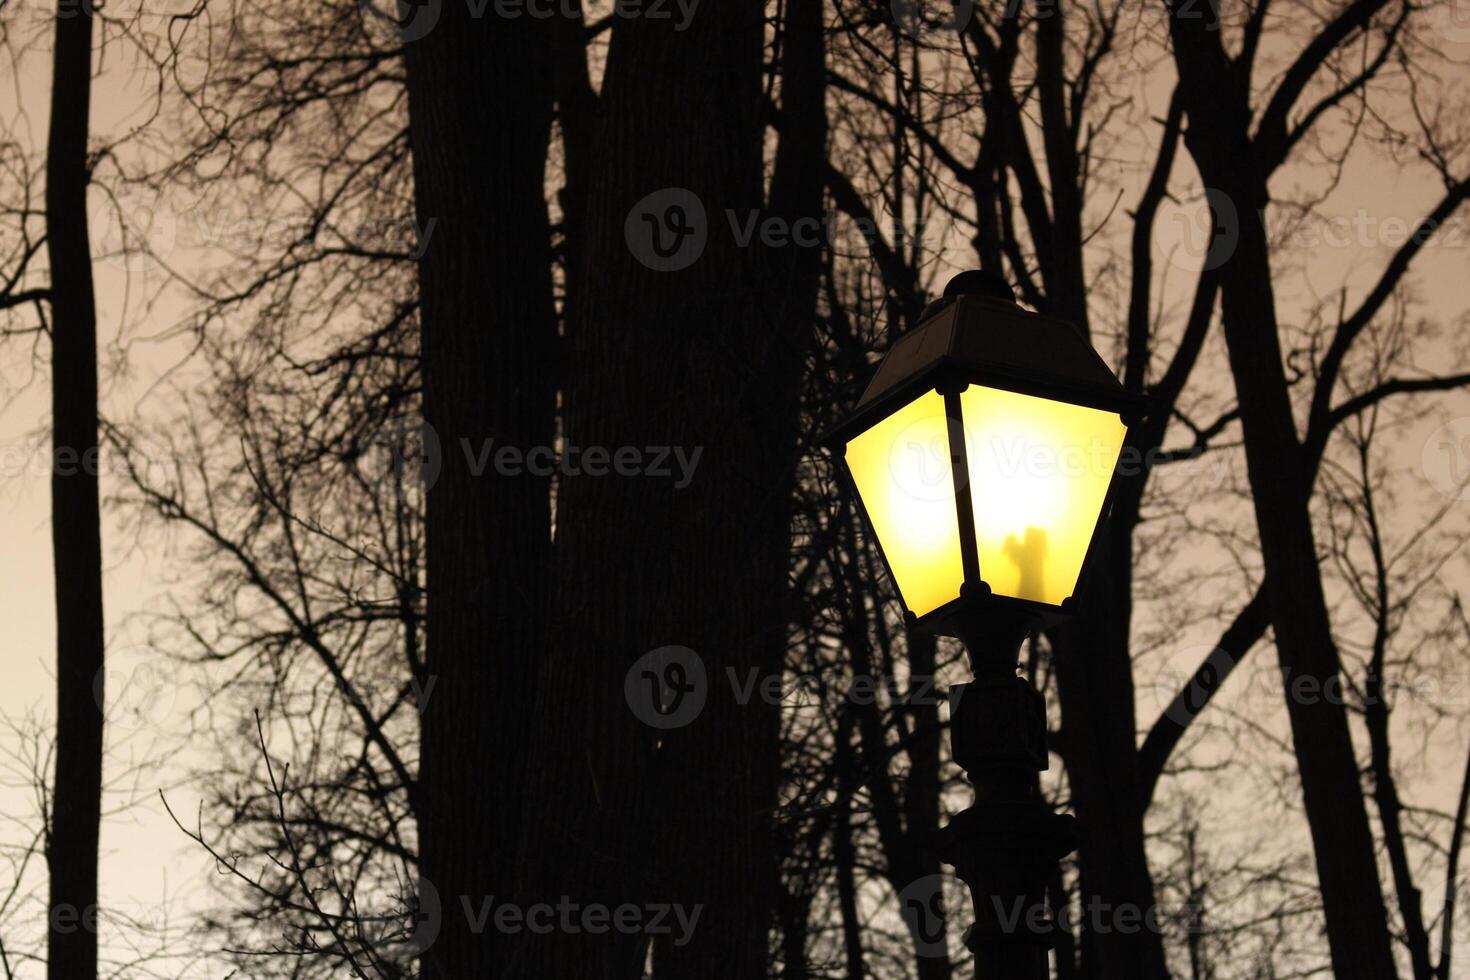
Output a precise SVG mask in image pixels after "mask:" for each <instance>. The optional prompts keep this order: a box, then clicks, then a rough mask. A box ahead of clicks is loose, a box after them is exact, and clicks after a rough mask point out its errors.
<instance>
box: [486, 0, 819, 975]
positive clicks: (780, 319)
mask: <svg viewBox="0 0 1470 980" xmlns="http://www.w3.org/2000/svg"><path fill="white" fill-rule="evenodd" d="M763 29H764V14H763V10H762V7H761V5H760V4H759V3H755V2H753V0H741V2H732V3H726V4H721V5H719V6H718V7H703V8H701V9H700V11H699V15H698V16H697V17H695V18H694V19H693V21H692V22H691V23H690V24H689V26H688V29H687V30H684V31H676V30H674V29H673V25H672V24H671V23H669V22H667V21H658V20H654V19H645V18H636V19H628V18H618V19H616V21H615V24H614V26H613V29H612V39H611V43H610V47H609V50H608V60H607V68H606V72H605V74H604V77H603V83H602V89H601V93H600V95H599V97H598V103H599V104H598V107H597V113H596V117H595V136H594V137H593V138H592V139H591V140H590V141H588V142H587V143H586V144H584V145H588V146H591V147H593V148H595V149H594V155H593V157H592V159H591V166H589V167H587V169H586V174H587V183H586V185H585V191H586V193H585V197H584V198H582V199H581V200H583V201H584V202H585V210H584V211H583V214H582V227H583V228H584V229H585V238H584V240H583V241H582V242H581V243H580V245H579V246H578V248H579V250H580V251H579V252H575V251H574V254H578V255H579V263H580V264H579V267H578V268H577V269H574V270H572V272H571V273H570V274H569V276H568V280H569V284H570V288H571V289H572V290H573V292H572V294H571V295H570V296H569V298H568V307H569V309H570V310H571V311H572V315H571V318H570V320H569V323H568V327H567V332H568V336H569V338H570V357H571V363H570V364H569V368H568V378H567V384H566V388H565V391H566V396H565V434H566V440H567V444H568V445H569V446H577V447H602V448H603V449H605V450H606V451H607V452H608V453H613V452H616V451H617V450H618V449H619V448H620V447H639V448H640V449H641V447H648V446H669V447H677V448H678V449H679V450H681V451H682V452H683V453H685V454H686V458H689V459H692V458H694V454H695V453H696V452H697V453H698V454H699V455H698V462H697V465H696V466H695V470H694V473H693V478H692V481H690V482H689V483H688V485H687V486H680V485H676V481H675V480H672V479H669V478H667V477H662V478H661V477H659V476H657V475H643V476H626V475H619V474H618V473H616V472H612V473H608V474H606V475H601V476H597V475H592V474H590V473H584V474H582V475H580V476H571V477H568V478H566V479H565V480H564V481H563V482H562V484H561V486H560V488H559V492H558V497H557V568H558V583H559V587H560V592H559V594H558V604H559V608H560V609H561V610H562V612H563V616H562V620H561V624H562V625H561V627H560V629H559V631H558V634H557V635H556V636H555V637H554V638H553V642H552V643H551V644H550V646H549V649H548V652H547V659H546V673H545V675H544V677H543V682H542V686H541V689H540V695H541V696H540V698H539V701H538V705H539V707H538V711H537V720H538V733H539V734H538V748H539V749H540V750H541V751H544V752H545V753H547V755H548V764H547V765H545V766H543V767H541V768H540V769H539V771H538V772H537V773H535V774H534V777H533V779H532V782H531V784H530V786H529V795H528V806H530V807H532V808H533V809H534V812H535V819H534V820H533V821H530V820H528V823H527V832H528V845H527V847H526V848H525V852H526V868H525V880H526V882H527V886H526V887H527V891H528V893H529V896H528V897H531V898H533V899H539V900H543V901H555V900H558V899H559V898H560V897H561V896H563V895H566V896H568V897H570V898H571V899H572V900H573V901H575V902H578V903H580V904H583V905H585V904H588V903H592V902H596V903H604V904H607V905H610V906H617V905H620V904H623V903H630V902H631V903H640V902H660V903H677V904H679V905H682V906H684V907H685V908H686V910H693V909H695V908H696V907H697V908H698V909H699V910H700V912H699V915H700V917H699V919H698V923H697V926H696V928H695V929H694V932H693V935H692V936H691V937H689V941H688V942H686V943H684V944H678V943H675V942H674V941H672V939H673V938H676V937H654V941H655V948H654V950H653V953H652V955H653V959H654V964H655V966H654V969H655V974H656V975H658V976H662V977H668V978H676V977H708V978H719V977H731V978H737V977H738V978H752V980H753V978H757V977H763V976H765V975H766V967H767V959H768V949H767V936H768V928H769V917H770V903H769V893H768V888H767V870H766V869H767V867H768V863H769V861H770V859H771V858H770V841H771V834H770V830H769V821H770V818H771V809H772V807H773V805H774V798H775V778H776V773H775V766H776V761H777V754H776V739H777V734H778V729H777V720H778V719H777V714H776V707H775V705H774V704H770V703H767V702H766V701H765V700H764V699H763V698H762V697H761V696H759V695H758V694H757V695H756V696H755V697H753V698H751V699H750V700H748V701H746V702H745V703H741V702H740V700H739V699H738V698H737V697H736V693H737V692H736V688H735V686H734V685H732V683H731V676H732V674H733V676H734V677H738V678H740V679H741V680H742V682H743V681H744V680H745V679H746V678H747V677H748V676H749V674H750V672H751V671H754V672H755V673H756V674H757V675H759V676H761V677H767V676H771V675H773V674H777V673H779V671H780V669H781V658H780V652H781V651H782V649H783V642H784V628H783V627H784V623H785V621H786V620H785V610H784V607H783V605H782V597H783V595H784V594H785V592H786V587H787V583H786V569H787V552H788V547H789V543H788V542H789V530H788V527H787V525H788V519H789V518H788V515H789V508H790V495H791V487H792V478H793V477H792V460H793V457H794V445H795V422H796V419H795V405H796V393H797V390H798V385H799V380H800V369H801V363H802V362H801V353H802V351H803V349H804V341H803V338H802V337H801V336H800V335H792V334H791V332H790V331H792V329H793V324H795V323H803V322H806V321H809V316H810V314H809V312H804V311H803V310H804V308H805V310H808V311H809V308H810V302H811V300H810V299H802V296H803V292H804V291H805V290H806V289H807V288H808V287H807V286H806V285H805V275H806V273H804V272H802V271H801V270H800V267H799V266H796V267H788V268H791V269H793V270H794V271H793V272H792V274H791V276H790V278H787V279H784V280H782V281H780V282H778V283H777V284H776V285H775V287H774V288H773V285H772V279H773V277H772V274H771V270H772V260H771V259H772V257H771V256H770V255H769V254H768V253H767V252H766V251H765V249H764V247H763V245H762V244H761V241H760V237H759V235H757V236H756V237H755V238H754V239H753V240H752V241H751V242H750V243H749V245H748V247H742V246H741V244H740V243H738V242H737V240H736V236H735V235H734V234H733V233H732V230H731V227H730V224H729V221H728V220H727V213H728V214H733V215H734V216H735V220H737V221H738V222H745V221H748V220H749V219H750V218H751V217H752V216H753V215H755V216H758V217H759V218H762V219H765V218H769V217H770V215H768V214H760V208H761V204H762V194H761V177H762V167H761V142H762V134H763V131H764V118H765V113H764V106H763V92H762V85H761V82H762V66H761V52H762V36H763ZM567 77H569V76H567V75H565V74H564V75H563V78H564V79H565V78H567ZM818 145H819V146H820V143H819V144H818ZM779 169H781V168H780V165H779V164H778V170H779ZM813 170H814V171H815V172H817V173H819V172H820V171H819V169H816V168H812V170H807V171H804V172H803V173H799V174H797V175H794V176H793V177H791V178H785V177H783V178H782V179H781V180H780V181H778V183H780V184H782V185H784V183H785V182H786V181H787V180H791V181H792V182H793V183H794V184H795V185H796V186H797V187H801V188H804V187H808V186H809V182H810V180H811V177H810V174H811V173H812V172H813ZM816 186H817V188H818V189H820V184H817V185H816ZM671 189H684V190H687V191H688V192H689V193H690V194H692V195H693V197H692V198H690V197H684V196H681V195H680V194H677V193H675V192H673V191H672V190H671ZM649 195H653V197H649ZM696 200H697V205H696V204H695V203H693V202H694V201H696ZM793 200H794V201H796V203H795V204H794V205H793V206H794V207H803V206H809V205H803V204H802V203H801V201H802V200H803V198H801V197H799V196H797V197H794V198H793ZM819 207H820V204H819V203H818V204H817V205H816V206H815V208H814V210H815V209H819ZM679 209H682V210H679ZM699 209H702V210H703V213H704V215H705V221H704V222H703V229H702V232H695V233H694V234H695V238H693V239H688V238H686V237H685V235H684V234H683V233H681V230H680V229H681V228H682V227H684V226H685V224H686V223H687V222H688V221H693V223H694V224H695V225H696V226H697V225H699V224H700V222H699V221H698V219H697V217H696V212H697V211H698V210H699ZM650 231H651V232H652V236H654V238H656V239H657V240H658V241H659V242H660V243H661V244H662V245H665V246H676V245H678V244H679V243H680V242H685V241H693V242H698V241H700V238H699V236H700V235H701V234H703V235H704V238H703V247H702V251H701V253H700V254H699V255H698V257H697V258H696V259H694V260H693V261H692V263H691V264H688V265H687V266H685V267H682V268H670V269H664V270H661V269H659V268H654V267H653V266H657V265H659V262H658V261H657V257H656V255H655V254H654V252H653V250H652V249H651V247H650V246H651V243H652V239H651V238H650V234H649V233H650ZM695 248H696V250H698V248H697V246H695ZM777 268H780V266H779V265H778V266H777ZM775 278H778V279H779V278H781V277H780V276H779V275H778V276H777V277H775ZM788 289H790V290H791V292H790V294H789V296H787V295H786V292H785V291H786V290H788ZM773 293H775V294H778V295H781V296H783V298H786V299H787V300H788V305H786V306H780V305H777V306H774V307H773V305H772V304H771V302H770V297H771V294H773ZM788 314H790V315H788ZM670 645H677V646H683V647H688V648H690V649H692V650H693V651H694V652H695V653H696V654H697V656H698V657H699V660H700V662H701V663H702V665H703V668H704V672H705V681H704V684H703V685H702V690H701V692H700V695H698V696H703V697H704V698H705V703H704V705H703V708H702V710H701V711H700V712H699V713H698V716H697V717H696V718H694V719H693V720H692V721H690V722H689V723H688V724H686V725H683V726H682V727H677V728H672V729H668V730H665V731H657V730H655V729H653V728H650V727H648V726H646V725H645V724H644V722H643V721H642V720H640V719H639V717H638V715H637V714H635V712H634V710H632V708H631V707H630V704H629V703H628V701H627V700H626V699H625V696H624V680H625V677H626V676H627V675H628V673H629V670H630V668H631V667H633V665H634V664H635V662H637V661H638V660H639V659H640V658H641V657H642V656H643V655H644V654H646V653H648V652H649V651H652V650H654V649H656V648H659V647H664V646H670ZM727 671H729V672H730V673H727ZM646 938H647V937H646V936H644V935H641V934H637V933H634V934H628V933H625V932H620V931H619V930H611V931H610V933H609V934H608V935H601V936H595V935H587V934H585V933H583V934H579V935H564V934H563V935H555V936H551V937H545V938H541V937H535V936H527V937H525V940H526V941H525V943H524V945H523V948H522V949H521V950H519V951H518V955H517V957H516V959H515V969H516V975H517V976H523V977H528V978H529V977H535V978H540V977H550V976H588V977H623V978H626V977H636V976H638V975H639V971H640V970H641V968H642V966H643V964H644V961H645V957H646V956H647V955H648V945H647V942H646Z"/></svg>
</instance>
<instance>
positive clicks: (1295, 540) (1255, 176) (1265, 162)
mask: <svg viewBox="0 0 1470 980" xmlns="http://www.w3.org/2000/svg"><path fill="white" fill-rule="evenodd" d="M1376 6H1381V4H1375V3H1364V2H1362V0H1359V2H1358V3H1355V4H1353V5H1352V7H1353V8H1355V12H1354V13H1353V16H1363V17H1367V16H1371V12H1372V10H1373V9H1375V8H1376ZM1348 16H1349V14H1348V13H1347V12H1344V14H1343V15H1342V18H1341V19H1342V20H1345V19H1347V17H1348ZM1169 21H1170V30H1171V34H1172V36H1173V40H1174V56H1175V63H1176V65H1177V66H1178V69H1179V74H1180V79H1181V86H1182V94H1183V98H1184V102H1185V109H1186V112H1187V114H1188V118H1189V126H1188V129H1187V130H1186V136H1185V142H1186V145H1187V146H1188V147H1189V149H1190V152H1191V154H1192V155H1193V157H1194V160H1195V164H1196V166H1197V167H1198V168H1199V172H1200V175H1201V177H1202V178H1203V180H1204V183H1205V186H1206V187H1210V188H1214V189H1215V190H1217V191H1219V192H1222V193H1223V194H1224V195H1225V196H1226V198H1227V199H1228V200H1229V201H1230V202H1231V203H1232V205H1233V208H1234V211H1235V215H1234V221H1233V223H1232V224H1231V225H1230V226H1229V228H1228V229H1227V230H1226V234H1230V233H1231V231H1233V233H1234V241H1233V245H1234V249H1233V252H1232V253H1231V254H1230V255H1229V257H1228V259H1226V260H1225V261H1224V263H1223V264H1222V265H1221V266H1220V280H1221V301H1222V311H1223V318H1224V326H1225V340H1226V345H1227V347H1228V350H1229V356H1230V368H1231V373H1232V374H1233V375H1234V378H1235V390H1236V395H1237V398H1238V399H1239V403H1240V415H1241V422H1242V426H1243V428H1244V432H1245V454H1246V468H1247V472H1248V474H1249V477H1250V484H1251V491H1252V494H1251V499H1252V502H1253V504H1254V506H1255V512H1256V523H1257V526H1258V529H1259V533H1260V539H1261V551H1262V557H1263V559H1264V562H1265V571H1266V577H1267V579H1268V581H1269V582H1270V588H1269V589H1268V590H1267V601H1268V603H1269V605H1270V610H1271V622H1272V624H1273V625H1274V627H1275V635H1276V646H1277V650H1278V652H1279V655H1280V658H1281V669H1282V673H1283V676H1284V677H1285V678H1286V679H1287V683H1286V687H1287V691H1288V694H1287V698H1286V707H1287V714H1288V717H1289V718H1290V721H1291V731H1292V740H1293V743H1294V745H1295V750H1296V755H1297V761H1298V768H1299V770H1300V773H1301V780H1302V792H1303V796H1304V799H1305V803H1306V811H1307V820H1308V823H1309V825H1310V828H1311V833H1312V844H1313V847H1314V850H1315V854H1316V863H1317V875H1318V879H1319V882H1320V885H1321V889H1322V902H1323V911H1324V913H1325V916H1326V920H1327V938H1328V942H1329V944H1330V946H1331V950H1332V965H1333V971H1334V974H1335V975H1336V976H1337V977H1339V978H1344V980H1352V978H1358V977H1361V978H1364V980H1369V978H1372V980H1383V978H1385V977H1393V976H1395V975H1396V971H1395V967H1394V962H1393V954H1392V950H1391V943H1390V938H1389V932H1388V919H1387V915H1386V912H1385V908H1384V902H1383V891H1382V888H1381V886H1380V884H1379V880H1378V867H1377V862H1376V859H1375V855H1374V848H1373V835H1372V832H1371V830H1370V828H1369V825H1368V814H1367V808H1366V806H1365V805H1364V800H1363V792H1362V784H1361V781H1360V778H1359V770H1358V764H1357V759H1356V757H1355V755H1354V752H1353V744H1352V737H1351V734H1350V732H1349V730H1348V721H1347V713H1346V710H1345V708H1344V706H1343V703H1342V699H1341V698H1340V697H1333V696H1330V694H1328V693H1327V692H1331V691H1334V690H1335V691H1338V692H1341V690H1342V676H1341V672H1340V664H1339V660H1338V653H1337V648H1336V646H1335V644H1334V642H1333V638H1332V627H1331V623H1330V621H1329V619H1328V613H1327V604H1326V599H1325V596H1324V593H1323V588H1322V579H1321V572H1320V569H1319V568H1318V559H1317V548H1316V543H1315V541H1314V539H1313V532H1312V522H1311V511H1310V491H1311V474H1312V472H1313V471H1314V470H1313V468H1312V467H1311V466H1310V465H1308V462H1307V460H1306V458H1305V457H1304V454H1303V453H1302V452H1301V444H1300V443H1299V442H1298V440H1297V430H1296V422H1295V419H1294V417H1293V413H1292V407H1291V399H1290V394H1289V392H1288V390H1287V381H1286V375H1285V371H1284V368H1283V366H1282V357H1281V343H1280V337H1279V334H1278V327H1277V319H1276V306H1275V295H1274V290H1273V288H1272V281H1271V256H1270V246H1269V241H1268V234H1267V230H1266V227H1265V224H1264V220H1263V219H1264V211H1265V208H1266V206H1267V203H1268V202H1269V200H1270V194H1269V191H1268V189H1267V186H1266V177H1267V175H1269V173H1270V171H1271V169H1272V163H1273V161H1274V160H1276V159H1279V155H1278V154H1284V152H1285V146H1286V145H1289V144H1284V143H1283V144H1282V145H1280V146H1275V145H1273V144H1272V138H1273V137H1272V133H1271V124H1270V117H1273V116H1274V115H1275V112H1276V110H1277V108H1278V105H1277V100H1276V99H1273V100H1272V105H1271V107H1270V108H1269V109H1268V111H1267V112H1266V113H1265V114H1264V116H1265V117H1267V118H1266V119H1265V120H1264V121H1263V122H1262V123H1261V125H1260V128H1259V129H1258V131H1257V136H1256V137H1255V138H1254V139H1253V138H1252V136H1251V123H1252V119H1253V116H1254V112H1253V110H1252V108H1251V107H1250V105H1249V104H1248V102H1247V99H1248V93H1249V87H1248V86H1246V85H1242V84H1239V80H1240V72H1241V71H1242V70H1244V71H1248V63H1247V67H1246V68H1244V69H1242V68H1241V67H1240V66H1238V65H1234V64H1232V63H1231V62H1230V61H1229V59H1228V57H1227V55H1226V53H1225V51H1224V48H1223V47H1222V45H1221V42H1220V36H1219V32H1218V30H1217V29H1216V28H1217V27H1218V24H1217V23H1216V24H1215V25H1214V26H1212V23H1211V21H1210V20H1209V19H1208V18H1206V17H1204V16H1203V15H1200V16H1184V15H1183V14H1182V12H1171V16H1170V18H1169ZM1342 26H1343V25H1342V24H1341V20H1340V21H1339V23H1338V24H1334V25H1330V26H1329V27H1328V28H1326V29H1325V30H1324V31H1323V35H1322V37H1323V38H1328V39H1330V38H1332V37H1334V36H1340V35H1338V31H1339V29H1340V28H1341V27H1342ZM1321 44H1322V39H1320V38H1319V39H1318V43H1317V44H1314V45H1313V46H1312V47H1310V48H1308V49H1307V53H1306V55H1304V57H1306V58H1310V57H1314V56H1315V57H1319V58H1320V57H1325V56H1326V55H1325V53H1323V54H1320V55H1317V54H1315V52H1316V50H1317V49H1318V48H1320V47H1321ZM1327 50H1328V51H1330V50H1331V48H1330V46H1329V47H1328V48H1327ZM1301 67H1302V63H1301V62H1299V63H1298V64H1297V65H1296V66H1294V69H1293V73H1292V75H1290V76H1288V78H1292V77H1295V76H1296V74H1297V72H1298V71H1299V70H1300V69H1301ZM1307 77H1308V78H1309V77H1310V70H1309V71H1308V73H1307ZM1305 81H1306V79H1305V78H1303V79H1301V83H1302V84H1303V85H1304V84H1305ZM1283 88H1286V86H1285V85H1284V86H1283ZM1290 108H1291V100H1290V99H1287V101H1286V103H1285V105H1284V106H1282V107H1281V110H1280V111H1281V112H1282V113H1283V116H1282V120H1281V121H1282V123H1283V125H1284V113H1285V112H1287V111H1289V110H1290ZM1262 134H1264V135H1262ZM1303 679H1306V682H1308V683H1310V684H1311V685H1312V688H1313V690H1315V691H1317V692H1320V693H1319V695H1318V696H1313V697H1293V696H1292V695H1291V693H1290V692H1291V691H1292V690H1293V689H1294V688H1296V685H1298V684H1301V683H1302V682H1303Z"/></svg>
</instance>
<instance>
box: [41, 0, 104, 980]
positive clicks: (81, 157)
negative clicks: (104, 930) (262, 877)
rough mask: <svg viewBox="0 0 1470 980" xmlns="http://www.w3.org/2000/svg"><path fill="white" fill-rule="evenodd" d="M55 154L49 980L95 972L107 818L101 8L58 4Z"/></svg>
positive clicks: (50, 153)
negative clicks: (99, 220) (95, 124)
mask: <svg viewBox="0 0 1470 980" xmlns="http://www.w3.org/2000/svg"><path fill="white" fill-rule="evenodd" d="M54 58H55V61H54V74H53V79H52V88H51V130H50V136H49V140H48V145H47V150H46V235H47V239H46V244H47V250H48V252H49V256H50V262H51V340H52V346H51V350H52V376H51V417H52V424H53V426H54V427H55V428H54V431H53V433H52V453H53V455H52V470H51V542H52V548H53V551H54V555H55V563H56V774H55V790H54V793H53V797H52V799H53V803H52V811H51V827H50V835H49V837H48V839H47V842H46V860H47V864H48V866H49V867H50V872H51V898H50V908H51V917H50V931H49V932H48V942H47V951H48V952H47V957H48V959H47V971H48V976H50V977H51V980H84V978H86V977H96V975H97V930H96V910H97V834H98V826H99V824H100V822H101V809H102V705H103V684H102V530H101V526H100V518H99V515H98V492H97V472H98V466H97V310H96V303H95V301H94V298H93V293H92V255H91V246H90V244H89V242H88V232H87V184H88V182H89V179H90V175H89V167H88V161H87V130H88V125H89V119H90V104H91V87H92V84H91V83H92V10H91V5H90V4H87V3H76V2H74V0H59V3H58V7H57V14H56V51H55V55H54Z"/></svg>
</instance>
